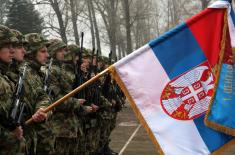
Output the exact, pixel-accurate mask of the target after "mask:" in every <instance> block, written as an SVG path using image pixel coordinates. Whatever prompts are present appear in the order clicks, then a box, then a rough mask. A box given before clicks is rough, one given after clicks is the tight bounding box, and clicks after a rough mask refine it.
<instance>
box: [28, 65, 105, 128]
mask: <svg viewBox="0 0 235 155" xmlns="http://www.w3.org/2000/svg"><path fill="white" fill-rule="evenodd" d="M109 70H110V67H108V68H106V69H105V70H103V71H102V72H100V73H99V74H97V75H96V76H94V77H93V78H91V79H90V80H88V81H86V82H85V83H83V84H82V85H80V86H78V87H77V88H76V89H74V90H73V91H71V92H70V93H68V94H66V95H65V96H64V97H62V98H60V99H59V100H57V101H55V102H54V103H52V104H51V105H49V106H48V107H46V108H45V109H44V112H45V113H48V112H49V111H51V110H53V109H54V108H55V107H57V106H59V105H60V104H62V103H63V102H64V101H66V100H67V99H68V98H69V97H72V96H74V95H75V94H76V93H78V92H80V91H81V90H82V89H84V88H85V87H87V86H88V85H90V84H92V83H93V82H95V81H97V80H98V79H99V78H100V77H101V76H103V75H104V74H106V73H107V72H109ZM31 123H33V119H32V117H31V118H30V119H28V120H27V121H26V122H25V125H30V124H31Z"/></svg>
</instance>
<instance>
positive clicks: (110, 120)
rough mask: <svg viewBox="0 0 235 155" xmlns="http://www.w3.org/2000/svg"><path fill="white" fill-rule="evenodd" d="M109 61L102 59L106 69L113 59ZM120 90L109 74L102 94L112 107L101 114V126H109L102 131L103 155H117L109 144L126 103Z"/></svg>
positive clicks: (105, 78)
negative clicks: (118, 115)
mask: <svg viewBox="0 0 235 155" xmlns="http://www.w3.org/2000/svg"><path fill="white" fill-rule="evenodd" d="M109 59H110V60H109ZM109 59H108V58H106V57H102V60H103V63H104V65H105V66H104V67H105V68H107V67H108V66H109V65H110V64H109V63H111V58H109ZM101 66H102V65H101ZM118 88H119V87H118V86H117V84H116V82H115V81H114V80H113V79H112V77H111V75H110V74H107V75H106V76H105V77H104V79H103V81H102V94H103V95H104V96H105V98H106V99H108V101H109V102H110V103H111V105H112V106H111V107H110V108H109V109H106V111H104V112H103V113H102V114H101V120H102V121H101V122H102V123H103V125H101V126H107V128H104V129H102V130H101V131H103V132H102V133H101V139H102V140H103V141H102V142H101V143H102V146H103V150H102V154H103V155H117V153H116V152H114V151H113V150H112V149H110V147H109V142H110V135H111V132H112V131H113V129H114V128H115V126H116V119H117V114H118V112H119V111H120V110H121V109H122V105H123V103H124V101H123V100H121V96H120V93H119V91H118Z"/></svg>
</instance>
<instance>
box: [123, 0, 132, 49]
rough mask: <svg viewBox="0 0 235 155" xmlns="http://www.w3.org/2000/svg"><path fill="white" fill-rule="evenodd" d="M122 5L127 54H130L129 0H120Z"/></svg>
mask: <svg viewBox="0 0 235 155" xmlns="http://www.w3.org/2000/svg"><path fill="white" fill-rule="evenodd" d="M122 5H123V9H124V14H125V27H126V42H127V54H130V53H131V52H132V51H133V49H132V39H131V23H130V7H129V5H130V4H129V0H122Z"/></svg>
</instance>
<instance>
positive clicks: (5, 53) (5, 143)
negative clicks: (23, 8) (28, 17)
mask: <svg viewBox="0 0 235 155" xmlns="http://www.w3.org/2000/svg"><path fill="white" fill-rule="evenodd" d="M17 41H18V40H17V38H15V37H14V34H13V33H12V32H11V31H10V29H9V28H7V27H5V26H2V25H0V85H1V87H0V154H1V155H11V154H19V153H20V152H22V151H20V144H21V142H20V141H22V139H23V130H22V127H21V126H17V125H16V124H14V123H13V124H12V123H11V119H10V111H11V108H12V103H13V101H12V98H13V93H14V89H15V86H14V83H13V81H11V80H10V79H9V78H8V76H7V74H6V73H7V70H8V67H9V64H10V63H11V62H12V58H13V54H14V50H13V43H15V42H17Z"/></svg>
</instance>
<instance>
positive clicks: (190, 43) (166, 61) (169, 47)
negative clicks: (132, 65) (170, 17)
mask: <svg viewBox="0 0 235 155" xmlns="http://www.w3.org/2000/svg"><path fill="white" fill-rule="evenodd" d="M149 46H150V47H151V48H152V49H153V51H154V53H155V55H156V57H157V58H158V60H159V61H160V63H161V65H162V66H163V68H164V69H165V71H166V73H167V74H168V76H169V78H170V79H172V78H174V77H176V76H178V75H180V74H182V73H184V72H186V71H188V70H190V69H192V68H193V67H195V66H197V65H199V64H201V63H202V62H204V61H205V60H206V57H205V55H204V53H203V51H202V49H201V48H200V47H199V45H198V43H197V41H196V39H195V38H194V36H193V34H192V32H191V31H190V29H189V28H188V26H187V25H186V24H185V23H183V24H181V25H179V26H178V27H176V28H174V29H173V30H171V31H169V32H167V33H165V34H164V35H162V36H160V37H159V38H157V39H155V40H153V41H151V42H150V43H149Z"/></svg>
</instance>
